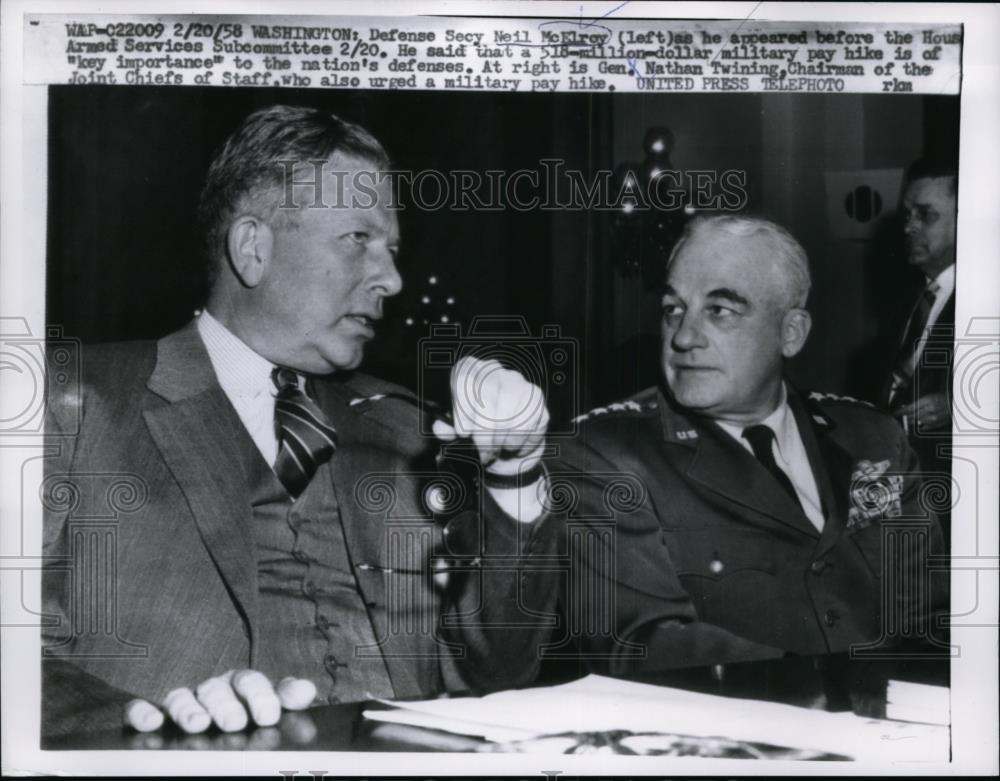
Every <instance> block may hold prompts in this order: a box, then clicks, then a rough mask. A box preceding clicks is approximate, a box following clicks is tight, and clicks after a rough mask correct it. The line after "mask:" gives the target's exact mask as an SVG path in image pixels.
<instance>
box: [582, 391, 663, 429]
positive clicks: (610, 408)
mask: <svg viewBox="0 0 1000 781" xmlns="http://www.w3.org/2000/svg"><path fill="white" fill-rule="evenodd" d="M645 396H646V394H645V393H641V394H638V395H636V396H633V397H632V398H630V399H625V400H624V401H616V402H614V403H613V404H608V405H607V406H605V407H595V408H594V409H592V410H590V412H586V413H584V414H583V415H577V416H576V417H575V418H573V420H572V421H571V422H572V423H573V424H574V425H576V424H579V423H583V422H584V421H587V420H592V419H594V418H599V417H601V416H604V415H611V414H613V413H617V414H619V415H621V414H625V415H635V414H636V413H642V412H648V411H649V410H654V409H656V407H657V404H656V399H655V397H654V398H653V399H651V400H650V399H646V398H645Z"/></svg>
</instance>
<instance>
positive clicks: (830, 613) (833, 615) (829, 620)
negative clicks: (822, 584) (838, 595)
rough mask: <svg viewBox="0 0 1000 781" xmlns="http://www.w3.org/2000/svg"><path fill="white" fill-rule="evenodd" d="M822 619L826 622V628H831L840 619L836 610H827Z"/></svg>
mask: <svg viewBox="0 0 1000 781" xmlns="http://www.w3.org/2000/svg"><path fill="white" fill-rule="evenodd" d="M823 618H824V619H825V620H826V625H827V626H833V625H834V624H836V623H837V621H838V620H839V619H840V613H838V612H837V611H836V610H832V609H831V610H827V611H826V613H825V614H824V616H823Z"/></svg>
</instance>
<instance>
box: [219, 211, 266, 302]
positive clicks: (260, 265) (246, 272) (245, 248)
mask: <svg viewBox="0 0 1000 781" xmlns="http://www.w3.org/2000/svg"><path fill="white" fill-rule="evenodd" d="M226 250H227V253H228V257H229V266H230V268H231V269H232V270H233V273H234V274H235V275H236V277H237V278H238V279H239V280H240V283H241V284H242V285H243V286H244V287H257V285H259V284H260V281H261V280H262V279H263V278H264V274H265V273H266V271H267V268H268V266H269V265H270V263H271V255H272V253H273V251H274V231H272V230H271V226H270V225H268V224H267V223H266V222H264V221H263V220H262V219H260V218H259V217H256V216H254V215H252V214H241V215H240V216H238V217H237V218H236V219H234V220H233V221H232V223H230V225H229V230H228V231H227V232H226Z"/></svg>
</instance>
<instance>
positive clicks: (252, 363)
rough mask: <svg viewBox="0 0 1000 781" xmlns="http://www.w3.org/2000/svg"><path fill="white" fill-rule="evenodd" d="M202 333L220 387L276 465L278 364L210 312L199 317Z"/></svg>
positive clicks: (259, 448) (259, 445) (252, 436)
mask: <svg viewBox="0 0 1000 781" xmlns="http://www.w3.org/2000/svg"><path fill="white" fill-rule="evenodd" d="M198 333H199V334H200V335H201V340H202V341H203V342H204V343H205V349H206V350H208V358H209V360H210V361H211V362H212V368H213V369H215V376H216V378H217V379H218V380H219V385H221V386H222V390H223V392H224V393H225V394H226V397H227V398H228V399H229V401H230V403H231V404H232V405H233V407H234V408H235V410H236V414H237V415H239V416H240V420H241V421H242V422H243V426H244V428H246V430H247V432H248V433H249V434H250V437H251V438H252V439H253V441H254V444H255V445H257V449H258V450H260V454H261V455H262V456H264V460H265V461H266V462H267V463H268V464H271V465H273V464H274V462H275V461H276V460H277V458H278V437H277V435H276V434H275V430H274V398H275V396H276V395H277V394H278V389H277V388H276V387H275V386H274V381H273V380H272V379H271V372H272V371H273V370H274V364H272V363H271V362H270V361H269V360H267V358H264V357H263V356H261V355H259V354H258V353H255V352H254V351H253V350H252V349H250V347H248V346H247V344H246V342H244V341H243V340H242V339H240V338H239V337H238V336H236V335H235V334H234V333H233V332H232V331H230V330H229V329H228V328H226V327H225V326H224V325H223V324H222V323H220V322H219V321H218V320H216V319H215V318H214V317H212V315H210V314H209V313H208V312H207V311H203V312H202V313H201V315H200V316H199V317H198Z"/></svg>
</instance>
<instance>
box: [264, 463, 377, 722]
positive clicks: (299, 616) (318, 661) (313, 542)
mask: <svg viewBox="0 0 1000 781" xmlns="http://www.w3.org/2000/svg"><path fill="white" fill-rule="evenodd" d="M253 455H254V456H256V458H254V459H253V465H252V466H251V469H250V470H249V476H250V503H251V505H252V507H253V538H254V542H255V545H256V549H257V587H258V599H259V609H260V618H261V631H260V632H259V633H258V637H260V638H261V643H262V645H261V649H260V651H261V653H260V656H259V660H260V667H261V669H262V671H263V672H265V673H266V674H267V675H268V676H269V677H271V678H272V680H280V679H281V678H283V677H285V676H288V675H292V676H295V677H298V678H308V679H310V680H311V681H313V682H314V683H315V684H316V689H317V694H318V697H319V699H320V700H321V701H325V702H329V703H336V702H357V701H361V700H369V699H372V698H375V697H388V698H391V697H392V696H393V688H392V684H391V682H390V679H389V674H388V671H387V669H386V666H385V662H384V661H383V659H382V652H381V649H380V648H379V647H378V644H377V642H376V639H375V633H374V630H373V629H372V622H371V618H370V617H369V614H368V606H367V605H366V604H365V603H364V600H363V599H362V596H361V593H360V591H359V589H358V584H357V582H356V580H355V577H354V568H353V565H352V562H351V560H350V557H349V555H348V552H347V545H346V543H345V540H344V532H343V528H342V525H341V517H340V512H339V509H338V506H337V497H336V494H335V492H334V487H333V480H332V475H331V470H330V464H329V462H328V463H326V464H324V465H323V466H321V467H320V468H319V470H318V471H317V472H316V474H315V475H314V476H313V479H312V481H311V482H310V483H309V486H308V487H307V488H306V490H305V491H304V492H303V493H302V495H301V496H299V497H298V499H297V500H294V501H293V500H292V498H291V497H290V496H289V495H288V493H287V492H286V491H285V489H284V487H283V486H282V485H281V482H280V481H279V480H278V478H277V476H276V475H275V474H274V472H273V471H272V469H271V468H270V467H269V466H268V465H267V464H266V463H265V462H264V459H263V458H262V457H261V456H260V454H259V452H257V450H256V448H254V449H253ZM334 458H337V455H336V454H335V455H334Z"/></svg>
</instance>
